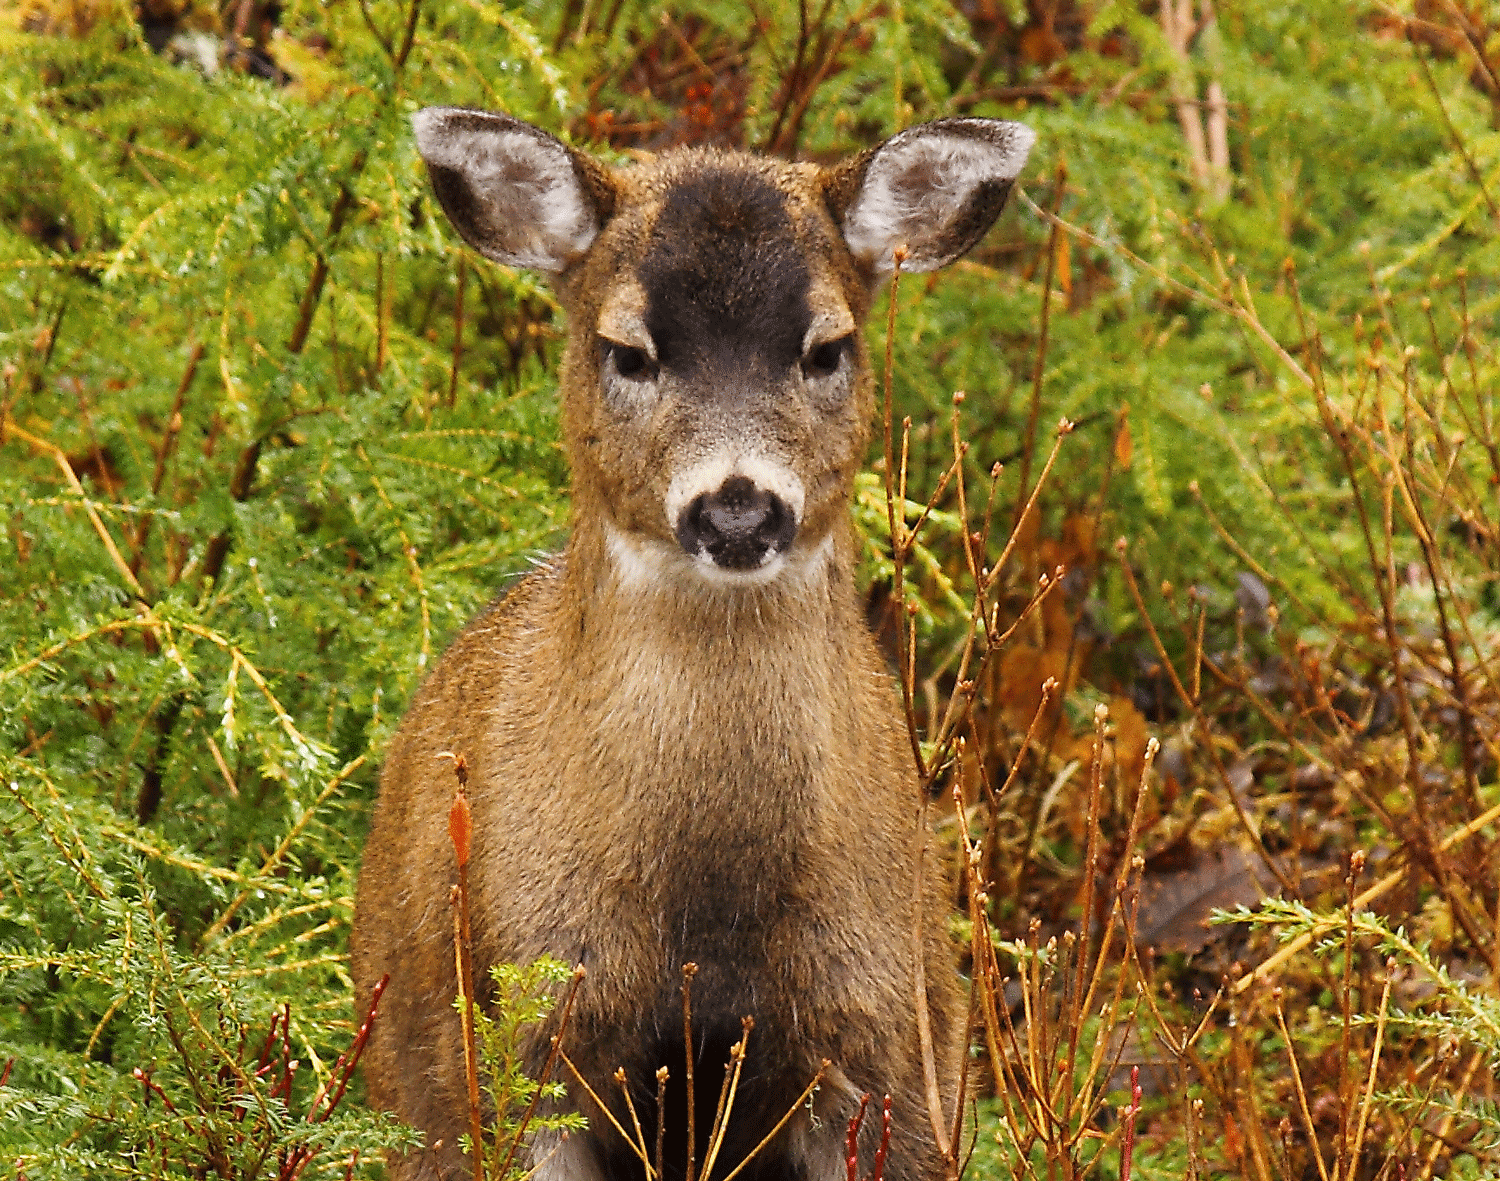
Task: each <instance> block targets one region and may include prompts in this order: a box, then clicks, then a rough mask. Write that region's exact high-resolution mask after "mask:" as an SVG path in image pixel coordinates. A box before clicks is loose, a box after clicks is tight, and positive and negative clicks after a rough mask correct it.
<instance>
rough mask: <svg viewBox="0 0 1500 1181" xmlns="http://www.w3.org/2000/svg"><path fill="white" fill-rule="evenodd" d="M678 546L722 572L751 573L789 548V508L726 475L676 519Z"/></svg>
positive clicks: (793, 519)
mask: <svg viewBox="0 0 1500 1181" xmlns="http://www.w3.org/2000/svg"><path fill="white" fill-rule="evenodd" d="M676 533H677V542H678V544H679V545H681V546H682V548H683V549H685V550H686V551H687V552H688V553H689V554H692V555H693V556H694V557H698V558H702V557H707V558H708V559H709V560H710V561H712V562H713V564H714V565H715V566H718V567H720V568H721V569H724V570H754V569H756V568H757V567H759V566H764V565H765V564H766V563H767V562H769V561H770V560H771V559H772V558H774V557H775V556H776V555H777V554H779V553H781V552H782V551H783V550H785V549H786V548H787V546H789V545H791V544H792V539H793V538H794V537H796V536H797V515H796V513H795V512H794V511H793V510H792V507H791V506H790V505H789V504H787V503H786V501H784V500H782V499H781V497H779V496H777V495H776V494H775V493H774V492H768V491H766V490H765V489H764V488H762V487H760V486H759V485H758V484H756V483H755V482H754V481H753V480H750V479H747V478H746V477H744V476H730V477H729V478H728V479H727V480H725V481H724V482H723V483H722V484H720V485H719V487H718V488H717V489H716V490H715V491H713V492H705V493H703V494H702V495H701V496H698V497H696V498H695V499H694V500H692V501H691V502H689V504H688V506H687V508H686V509H684V510H683V512H682V515H681V516H680V517H679V518H678V521H677V529H676Z"/></svg>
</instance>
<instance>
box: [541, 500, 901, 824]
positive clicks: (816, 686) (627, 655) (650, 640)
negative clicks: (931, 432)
mask: <svg viewBox="0 0 1500 1181" xmlns="http://www.w3.org/2000/svg"><path fill="white" fill-rule="evenodd" d="M850 534H851V531H850V530H849V528H848V527H847V526H844V527H842V528H841V529H840V530H838V531H837V532H836V533H834V534H831V535H829V536H828V537H827V539H826V540H825V541H824V542H823V543H822V544H820V545H815V546H811V547H808V550H807V552H805V553H798V554H795V555H793V556H794V557H795V558H796V559H797V560H796V561H794V562H790V563H789V564H788V566H787V568H786V569H783V570H782V571H780V573H779V574H778V575H777V576H776V577H775V578H772V579H769V580H767V581H765V582H764V583H761V584H752V585H744V584H743V583H741V584H738V585H736V584H728V583H723V582H719V581H716V580H714V579H713V578H712V577H709V578H704V577H701V576H699V575H698V574H697V573H696V572H695V571H693V570H692V569H690V568H684V567H683V564H682V563H680V562H675V561H669V560H667V559H668V558H669V557H670V555H666V554H664V553H663V552H662V551H661V550H660V549H658V548H656V547H655V546H654V545H651V544H647V545H645V546H642V545H641V543H638V542H634V541H632V540H630V539H627V538H623V537H621V536H619V535H618V534H615V533H613V532H612V531H611V530H610V529H609V528H607V527H600V526H591V525H585V526H583V527H581V528H578V529H576V530H575V533H574V537H573V540H572V542H571V543H570V546H569V549H568V554H567V559H566V563H565V570H564V572H563V579H564V588H563V593H562V594H561V595H560V596H559V598H558V600H557V610H558V612H559V613H560V615H561V616H562V618H560V619H559V620H557V623H558V626H557V627H556V628H555V630H554V632H553V634H554V635H556V636H557V637H559V639H560V642H561V643H563V644H564V645H565V650H564V651H563V652H561V653H560V654H559V655H560V657H561V667H563V668H566V669H568V670H569V673H568V677H567V684H568V691H567V694H566V697H563V698H560V699H559V706H558V707H559V708H566V709H568V710H570V711H574V712H575V714H576V717H575V718H574V719H573V720H575V721H576V722H577V723H579V724H581V725H584V726H586V727H588V728H589V730H590V732H591V733H592V734H593V735H595V736H596V737H597V740H598V741H597V748H598V749H600V750H602V751H606V752H609V754H608V757H610V758H618V759H619V760H621V762H622V763H624V764H630V765H628V766H624V765H622V766H621V767H619V768H618V770H619V771H620V772H621V773H622V774H624V775H625V776H626V777H627V778H628V779H630V780H631V781H632V782H646V781H651V782H652V784H653V786H652V788H651V790H662V789H663V787H664V785H663V783H661V782H659V781H660V780H662V779H673V780H683V779H692V778H694V777H697V778H699V779H703V778H709V779H714V778H717V779H719V780H724V779H725V777H726V776H727V777H728V779H729V780H731V781H734V780H737V779H738V778H739V777H742V776H745V775H749V774H752V772H750V771H748V770H746V768H756V770H755V771H754V772H753V774H754V775H757V776H760V777H761V778H762V779H764V778H766V777H771V778H777V779H785V780H786V782H784V783H780V784H779V785H777V786H780V787H781V788H783V789H785V791H786V792H788V793H790V794H791V796H795V795H796V794H797V793H798V792H800V791H801V790H803V789H804V788H806V787H807V786H808V779H809V776H811V777H813V778H816V770H817V768H818V767H819V766H821V765H822V764H823V763H824V761H825V756H826V753H827V751H828V750H829V749H830V748H831V747H832V746H836V745H837V744H838V743H839V742H841V741H846V740H847V738H848V736H847V735H846V734H843V733H840V731H843V730H844V729H845V728H846V727H847V726H848V725H849V722H850V719H851V715H852V714H856V713H858V712H859V709H860V707H861V704H862V703H864V702H866V701H868V700H870V695H871V693H872V691H873V686H874V683H875V682H876V680H877V679H876V678H874V677H871V676H870V675H869V672H870V661H869V659H868V638H867V637H868V632H867V629H866V626H865V623H864V620H863V617H862V612H861V608H860V602H859V598H858V595H857V593H856V591H855V587H854V579H853V553H854V548H853V539H852V536H851V535H850ZM727 786H728V787H730V788H733V787H736V786H745V787H749V786H752V785H751V784H748V783H746V784H738V783H736V782H730V783H728V784H727ZM763 786H771V785H769V784H766V785H763ZM756 794H758V795H760V796H762V798H765V795H764V792H763V791H761V792H757V793H756ZM772 798H774V797H772Z"/></svg>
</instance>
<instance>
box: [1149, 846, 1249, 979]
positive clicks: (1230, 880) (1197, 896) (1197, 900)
mask: <svg viewBox="0 0 1500 1181" xmlns="http://www.w3.org/2000/svg"><path fill="white" fill-rule="evenodd" d="M1262 875H1265V870H1264V868H1263V867H1262V866H1261V864H1260V862H1259V861H1258V860H1256V859H1255V858H1254V857H1251V856H1250V855H1249V854H1248V853H1245V852H1244V851H1243V850H1241V849H1240V848H1239V847H1238V846H1237V845H1226V846H1221V847H1219V848H1217V849H1214V850H1211V851H1209V852H1202V853H1199V855H1198V858H1197V861H1196V864H1194V865H1193V866H1192V867H1190V868H1188V869H1183V870H1177V871H1175V872H1172V873H1151V872H1147V873H1146V875H1145V876H1144V877H1143V878H1142V879H1141V901H1140V909H1139V911H1138V912H1137V914H1138V917H1137V920H1136V940H1137V942H1139V943H1140V944H1141V945H1142V946H1149V947H1154V948H1155V949H1156V950H1157V951H1158V952H1162V953H1170V952H1174V951H1180V952H1184V953H1185V954H1187V955H1192V954H1193V953H1194V952H1197V951H1201V950H1202V949H1203V947H1204V946H1205V945H1206V944H1207V943H1208V941H1209V940H1210V938H1211V937H1212V935H1211V932H1210V929H1209V927H1208V917H1209V915H1210V914H1211V913H1212V912H1213V911H1214V910H1217V909H1224V908H1228V907H1233V906H1239V905H1241V904H1243V905H1245V906H1252V905H1254V904H1255V903H1257V902H1259V901H1260V900H1261V899H1262V898H1264V897H1265V896H1266V891H1267V888H1268V883H1267V882H1266V881H1263V880H1262ZM1266 876H1268V875H1266Z"/></svg>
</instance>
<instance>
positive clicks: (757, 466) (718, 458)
mask: <svg viewBox="0 0 1500 1181" xmlns="http://www.w3.org/2000/svg"><path fill="white" fill-rule="evenodd" d="M730 476H743V477H744V478H745V479H747V480H749V481H750V482H751V483H752V484H754V485H755V486H756V487H757V488H759V489H761V490H762V491H764V492H769V493H771V494H772V495H774V496H777V497H779V498H780V499H781V502H782V503H783V504H785V505H786V506H787V507H788V508H789V509H791V510H792V518H793V519H794V520H795V521H796V522H797V524H799V525H800V524H802V507H803V505H805V504H806V503H807V493H806V491H805V490H804V489H803V487H802V480H801V479H800V478H799V477H798V475H797V473H796V472H794V471H792V470H791V468H789V467H786V466H785V465H783V464H779V463H776V462H774V461H773V460H769V459H766V458H765V457H764V456H760V455H756V454H754V453H753V452H751V453H746V452H743V451H729V450H721V451H715V452H714V453H713V454H711V455H709V456H708V457H707V458H706V459H704V460H702V461H701V462H699V463H695V464H693V465H692V466H691V467H688V468H684V469H683V470H682V471H679V472H678V473H677V474H676V475H674V476H673V477H672V482H671V483H670V484H669V485H667V498H666V502H665V505H664V507H665V508H666V511H667V528H669V529H671V530H672V531H673V532H674V533H675V532H676V531H677V518H678V517H679V516H681V515H682V511H683V509H685V508H687V506H688V505H690V504H692V503H693V501H694V500H696V499H697V498H698V497H699V496H702V495H704V494H705V493H708V492H715V491H717V490H718V489H719V488H721V487H722V486H723V484H724V481H725V480H727V479H729V477H730Z"/></svg>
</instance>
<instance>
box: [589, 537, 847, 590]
mask: <svg viewBox="0 0 1500 1181" xmlns="http://www.w3.org/2000/svg"><path fill="white" fill-rule="evenodd" d="M604 537H605V545H606V546H607V548H608V550H609V557H610V561H611V562H612V563H613V565H614V570H615V576H616V578H617V579H618V580H619V582H620V585H621V586H623V587H627V588H629V589H631V590H666V589H677V590H690V589H692V588H693V587H705V586H707V587H722V588H724V589H725V590H730V589H735V588H744V587H752V586H766V585H768V584H770V583H773V582H776V581H778V580H783V581H786V582H789V583H798V584H801V583H805V582H810V581H812V579H813V578H814V577H816V576H817V575H819V574H821V573H822V571H823V570H824V569H825V568H826V567H827V566H828V564H829V562H831V561H832V559H833V538H832V537H831V536H830V537H825V538H824V539H823V540H822V541H820V542H819V543H818V544H817V545H815V546H813V547H812V548H811V549H809V550H805V551H803V552H801V553H795V552H792V551H788V550H782V551H780V552H776V553H771V552H768V553H767V555H766V559H765V560H764V561H763V562H762V563H761V564H760V565H759V566H756V567H755V568H753V569H750V570H726V569H724V568H723V567H722V566H719V565H717V564H716V563H715V562H714V560H713V559H712V558H711V557H709V556H708V554H707V553H703V552H700V553H698V554H689V553H686V552H684V550H683V548H682V547H681V546H680V545H678V544H677V543H676V542H670V541H661V540H658V539H657V538H655V537H634V536H631V535H630V534H628V533H623V532H621V531H620V530H619V529H616V528H615V526H614V525H612V524H607V525H605V527H604ZM794 549H795V547H794Z"/></svg>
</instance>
